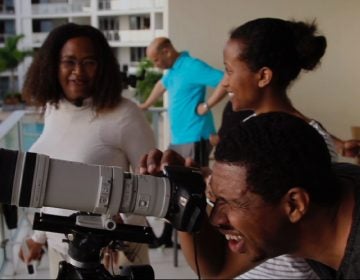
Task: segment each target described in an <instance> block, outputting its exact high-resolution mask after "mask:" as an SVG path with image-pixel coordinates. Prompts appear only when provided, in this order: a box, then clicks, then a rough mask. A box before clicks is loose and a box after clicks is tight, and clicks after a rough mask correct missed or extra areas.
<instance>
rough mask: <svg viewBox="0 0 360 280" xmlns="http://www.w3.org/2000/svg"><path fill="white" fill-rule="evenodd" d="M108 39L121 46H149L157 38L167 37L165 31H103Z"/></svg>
mask: <svg viewBox="0 0 360 280" xmlns="http://www.w3.org/2000/svg"><path fill="white" fill-rule="evenodd" d="M102 32H103V33H104V35H105V37H106V39H107V40H108V41H109V42H110V43H112V44H116V43H118V44H120V45H121V46H128V45H129V46H130V45H138V46H141V45H144V46H147V45H148V44H149V42H150V41H152V40H153V39H154V38H155V37H160V36H166V34H165V31H164V30H163V29H158V30H102Z"/></svg>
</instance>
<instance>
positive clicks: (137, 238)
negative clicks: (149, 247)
mask: <svg viewBox="0 0 360 280" xmlns="http://www.w3.org/2000/svg"><path fill="white" fill-rule="evenodd" d="M99 221H100V222H103V219H102V216H99V215H96V216H94V215H93V214H87V213H75V214H73V215H71V216H69V217H64V216H56V215H49V214H43V213H42V214H39V213H36V214H35V217H34V225H33V229H36V230H42V231H51V232H57V233H64V234H65V235H66V237H67V239H66V240H65V242H67V243H69V249H68V259H67V261H62V262H60V264H59V274H58V279H92V278H96V279H154V278H155V277H154V271H153V269H152V267H151V266H149V265H141V266H128V267H124V268H123V269H122V270H121V274H120V275H117V276H112V275H111V274H110V273H109V272H108V271H107V270H106V269H105V267H104V266H103V265H102V264H101V257H100V251H101V249H102V248H103V247H105V246H107V245H108V244H109V243H110V242H111V241H114V242H116V241H130V242H137V243H151V242H152V238H153V237H152V231H151V229H150V228H149V227H142V226H134V225H125V224H120V225H119V224H115V223H114V224H113V228H112V230H109V229H101V228H97V227H99V224H97V222H99ZM83 224H86V225H87V226H84V225H83ZM107 225H108V224H107ZM89 226H90V227H89ZM100 227H101V226H100Z"/></svg>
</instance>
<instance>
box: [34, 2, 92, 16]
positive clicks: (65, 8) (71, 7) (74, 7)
mask: <svg viewBox="0 0 360 280" xmlns="http://www.w3.org/2000/svg"><path fill="white" fill-rule="evenodd" d="M31 9H32V14H33V15H43V14H50V15H55V14H72V13H89V12H90V11H91V8H90V0H76V1H72V2H70V3H68V1H66V2H65V1H64V3H44V4H32V5H31Z"/></svg>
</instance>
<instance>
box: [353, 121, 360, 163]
mask: <svg viewBox="0 0 360 280" xmlns="http://www.w3.org/2000/svg"><path fill="white" fill-rule="evenodd" d="M351 134H352V138H353V139H356V140H360V126H352V127H351ZM356 163H357V164H360V155H358V157H357V159H356Z"/></svg>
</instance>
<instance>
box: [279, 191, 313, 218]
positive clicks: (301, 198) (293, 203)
mask: <svg viewBox="0 0 360 280" xmlns="http://www.w3.org/2000/svg"><path fill="white" fill-rule="evenodd" d="M283 203H284V210H285V212H286V215H287V216H288V218H289V221H290V222H291V223H297V222H299V221H300V220H301V219H302V218H303V217H304V216H305V214H306V213H307V211H308V209H309V204H310V197H309V194H308V193H307V192H306V191H305V190H304V189H302V188H298V187H296V188H292V189H290V190H289V191H288V192H287V193H286V194H285V196H284V197H283Z"/></svg>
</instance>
